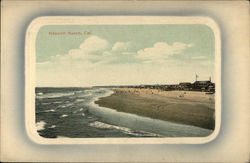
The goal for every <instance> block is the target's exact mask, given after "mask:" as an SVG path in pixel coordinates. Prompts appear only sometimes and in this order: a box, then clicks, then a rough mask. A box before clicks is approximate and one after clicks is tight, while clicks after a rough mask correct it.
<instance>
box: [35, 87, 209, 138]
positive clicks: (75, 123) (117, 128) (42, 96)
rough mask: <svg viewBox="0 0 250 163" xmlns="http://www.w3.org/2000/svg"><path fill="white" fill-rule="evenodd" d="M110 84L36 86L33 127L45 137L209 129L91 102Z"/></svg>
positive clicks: (198, 133)
mask: <svg viewBox="0 0 250 163" xmlns="http://www.w3.org/2000/svg"><path fill="white" fill-rule="evenodd" d="M112 93H113V90H112V89H111V88H99V87H93V88H36V128H37V132H38V133H39V135H41V136H42V137H45V138H59V137H70V138H104V137H204V136H208V135H209V134H211V133H212V132H213V131H212V130H208V129H203V128H199V127H195V126H190V125H183V124H178V123H172V122H168V121H162V120H157V119H152V118H148V117H144V116H139V115H135V114H130V113H123V112H118V111H116V110H114V109H110V108H105V107H100V106H98V105H97V104H95V103H94V102H95V101H96V100H98V98H100V97H105V96H109V95H111V94H112Z"/></svg>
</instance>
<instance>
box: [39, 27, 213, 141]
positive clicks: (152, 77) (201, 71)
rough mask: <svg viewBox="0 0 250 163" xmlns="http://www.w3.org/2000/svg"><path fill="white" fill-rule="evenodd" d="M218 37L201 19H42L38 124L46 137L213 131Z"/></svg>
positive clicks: (193, 134) (192, 134)
mask: <svg viewBox="0 0 250 163" xmlns="http://www.w3.org/2000/svg"><path fill="white" fill-rule="evenodd" d="M214 44H215V43H214V35H213V31H212V30H211V29H210V28H209V27H207V26H205V25H198V24H193V25H192V24H190V25H184V24H183V25H180V24H179V25H177V24H176V25H174V24H172V25H47V26H43V27H42V28H40V30H39V32H38V35H37V39H36V90H35V93H36V99H35V100H36V108H35V109H36V129H37V131H38V133H39V135H41V136H42V137H45V138H60V137H70V138H95V137H101V138H104V137H205V136H208V135H210V134H211V133H212V132H213V130H214V125H215V115H214V114H215V112H214V110H215V99H214V94H215V83H214V53H215V52H214V48H215V47H214V46H215V45H214Z"/></svg>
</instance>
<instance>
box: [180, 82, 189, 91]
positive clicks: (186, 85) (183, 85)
mask: <svg viewBox="0 0 250 163" xmlns="http://www.w3.org/2000/svg"><path fill="white" fill-rule="evenodd" d="M178 87H179V89H182V90H190V89H191V88H192V84H191V83H190V82H181V83H179V86H178Z"/></svg>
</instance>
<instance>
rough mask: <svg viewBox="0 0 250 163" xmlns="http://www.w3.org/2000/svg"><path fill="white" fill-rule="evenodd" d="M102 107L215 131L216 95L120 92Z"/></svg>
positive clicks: (124, 90) (113, 95)
mask: <svg viewBox="0 0 250 163" xmlns="http://www.w3.org/2000/svg"><path fill="white" fill-rule="evenodd" d="M95 103H96V104H98V105H99V106H103V107H107V108H112V109H115V110H117V111H120V112H127V113H134V114H137V115H142V116H146V117H150V118H155V119H160V120H166V121H171V122H177V123H182V124H188V125H193V126H198V127H202V128H206V129H214V125H215V121H214V108H215V102H214V95H213V94H205V93H204V92H194V91H161V90H156V89H137V88H119V89H116V90H115V92H114V93H113V94H112V95H111V96H108V97H103V98H100V99H99V100H98V101H96V102H95Z"/></svg>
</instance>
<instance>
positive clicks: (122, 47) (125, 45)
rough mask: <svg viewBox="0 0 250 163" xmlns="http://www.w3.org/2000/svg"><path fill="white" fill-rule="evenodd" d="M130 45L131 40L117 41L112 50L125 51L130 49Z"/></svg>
mask: <svg viewBox="0 0 250 163" xmlns="http://www.w3.org/2000/svg"><path fill="white" fill-rule="evenodd" d="M129 47H130V43H129V42H116V43H115V44H114V45H113V47H112V51H115V52H124V51H128V50H129Z"/></svg>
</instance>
